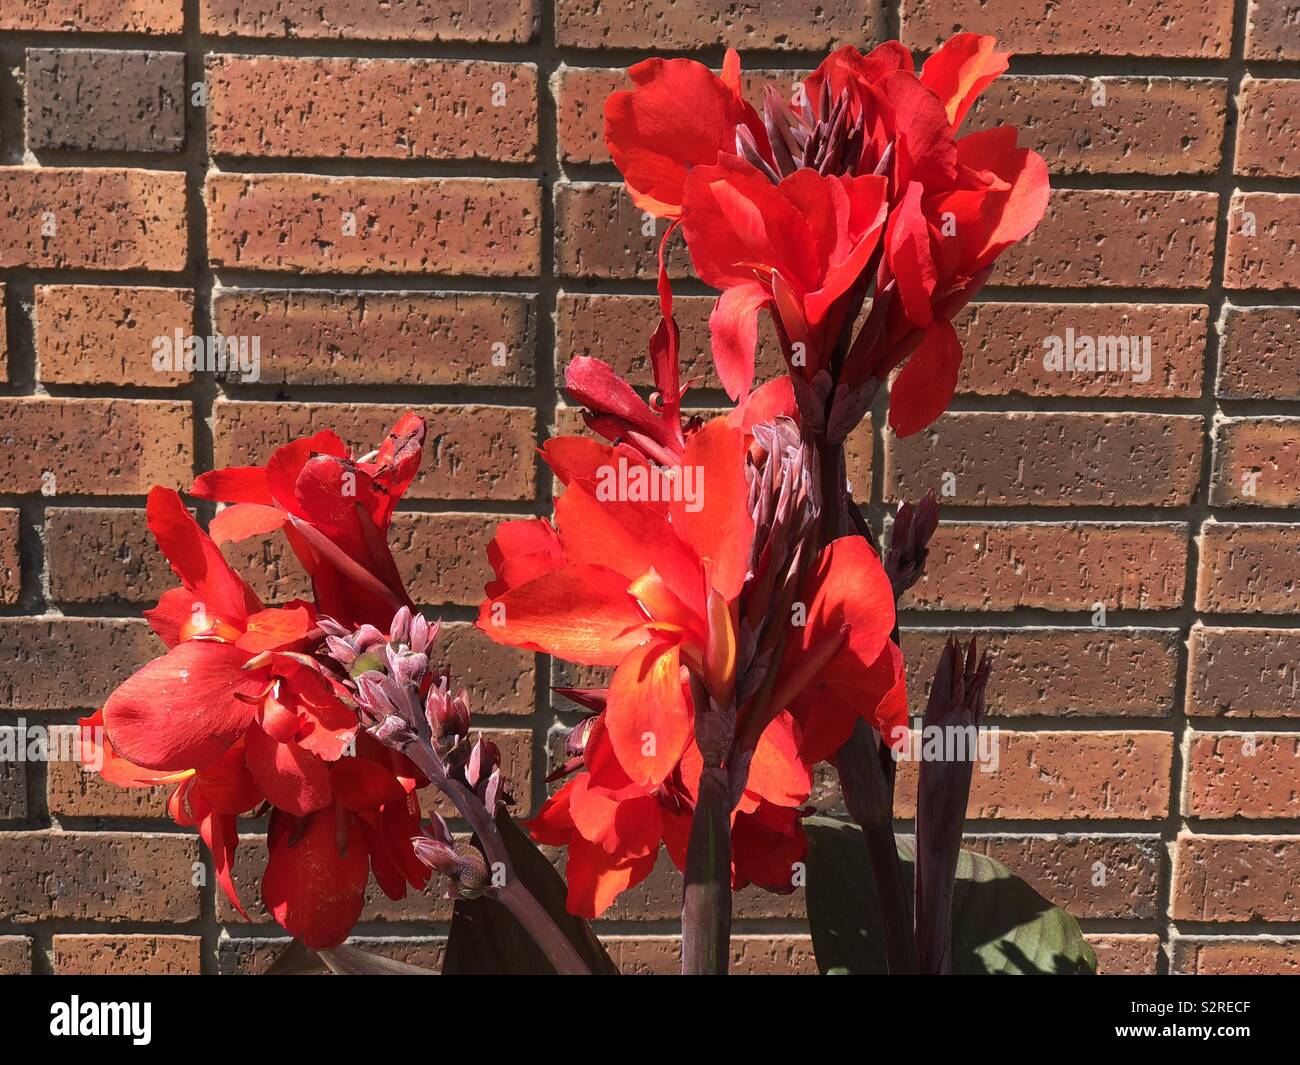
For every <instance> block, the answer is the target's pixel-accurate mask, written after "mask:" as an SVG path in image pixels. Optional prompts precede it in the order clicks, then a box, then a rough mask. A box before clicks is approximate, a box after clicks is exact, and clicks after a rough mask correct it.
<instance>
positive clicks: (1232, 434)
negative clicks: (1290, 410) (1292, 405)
mask: <svg viewBox="0 0 1300 1065" xmlns="http://www.w3.org/2000/svg"><path fill="white" fill-rule="evenodd" d="M1210 502H1211V503H1212V504H1214V505H1216V506H1237V507H1242V506H1247V507H1249V506H1255V507H1294V506H1300V418H1228V419H1226V420H1224V421H1221V422H1219V423H1217V424H1216V425H1215V427H1214V475H1213V480H1212V481H1211V483H1210Z"/></svg>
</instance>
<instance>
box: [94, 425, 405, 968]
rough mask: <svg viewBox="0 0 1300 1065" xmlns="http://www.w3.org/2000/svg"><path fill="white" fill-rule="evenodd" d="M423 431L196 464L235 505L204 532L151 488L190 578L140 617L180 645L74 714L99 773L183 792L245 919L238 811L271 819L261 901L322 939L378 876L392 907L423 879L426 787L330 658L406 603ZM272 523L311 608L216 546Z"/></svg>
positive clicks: (160, 525) (203, 481) (181, 572)
mask: <svg viewBox="0 0 1300 1065" xmlns="http://www.w3.org/2000/svg"><path fill="white" fill-rule="evenodd" d="M423 438H424V423H423V421H421V419H419V418H417V417H415V416H414V415H407V416H405V417H404V418H402V419H401V420H400V421H398V423H397V424H396V425H395V426H394V427H393V430H392V432H391V433H390V434H389V435H388V438H387V439H386V440H385V441H384V443H383V445H382V446H381V447H380V448H379V449H378V450H377V451H376V452H374V453H372V454H371V455H368V456H365V457H362V458H355V459H354V458H352V457H351V456H350V455H349V453H348V450H347V448H346V447H345V446H344V444H343V442H342V441H341V440H340V439H339V438H338V437H337V436H336V435H335V434H333V433H331V432H322V433H317V434H315V435H314V436H311V437H308V438H305V439H301V440H297V441H294V442H293V443H291V444H289V445H287V446H285V447H282V448H280V449H279V450H277V451H276V452H275V453H274V454H273V455H272V456H271V459H270V461H268V462H267V464H266V465H265V466H254V467H240V468H232V469H224V470H217V471H214V472H212V473H207V474H204V475H203V476H201V477H200V478H199V479H198V480H197V481H196V482H195V484H194V486H193V487H192V488H191V490H190V491H191V494H192V495H195V496H197V497H199V498H201V499H212V500H221V501H224V502H229V503H231V504H233V505H231V506H227V507H225V508H224V509H222V510H221V511H220V512H219V513H218V514H217V515H216V516H215V517H214V518H213V520H212V522H211V523H210V525H209V531H208V532H204V530H203V529H202V528H201V527H200V526H199V525H198V523H197V522H196V521H195V520H194V518H193V517H192V516H191V515H190V513H189V511H188V510H187V509H186V507H185V504H184V503H183V502H182V501H181V498H180V496H179V495H177V493H176V492H174V491H170V490H168V489H164V488H155V489H154V490H153V491H152V492H151V493H150V495H149V501H148V509H147V517H148V523H149V528H150V530H151V531H152V533H153V535H154V537H155V538H156V539H157V541H158V544H159V546H160V547H161V549H162V551H163V554H164V555H165V556H166V557H167V560H168V562H169V563H170V564H171V568H172V571H173V572H174V573H175V574H176V576H177V577H178V578H179V580H180V582H181V586H180V587H179V588H173V589H171V590H170V591H168V592H165V593H164V594H163V596H162V598H161V599H160V600H159V602H158V605H157V606H156V607H154V608H153V609H152V610H149V611H147V613H146V616H147V617H148V619H149V624H150V625H151V626H152V628H153V630H154V632H155V633H157V635H158V636H159V637H160V638H161V639H162V641H163V643H165V644H166V645H167V647H168V651H167V653H166V654H164V655H162V656H161V657H160V658H157V659H155V660H154V661H152V662H150V663H148V664H147V665H145V666H144V667H143V668H142V669H140V670H138V671H137V672H136V673H134V674H133V675H132V676H131V677H129V678H128V679H127V680H126V681H124V682H123V683H122V684H121V685H120V686H119V687H118V688H117V689H116V690H115V691H114V692H113V693H112V694H111V695H110V696H109V698H108V700H107V701H106V702H105V703H104V705H103V707H102V708H101V709H100V710H99V711H98V712H96V713H95V714H94V715H93V716H91V717H89V718H86V719H83V721H82V722H81V724H82V741H83V744H84V745H85V747H86V750H85V752H84V753H85V757H86V760H87V762H88V764H101V763H100V762H98V761H95V762H91V761H90V759H91V758H98V759H102V765H103V769H102V775H103V777H104V778H105V779H106V780H109V781H111V782H113V783H115V784H119V785H122V786H126V787H148V786H158V785H174V787H173V790H172V793H171V798H170V800H169V802H168V810H169V812H170V814H171V816H172V818H173V819H174V820H175V821H176V823H177V824H180V825H191V826H196V827H197V828H198V831H199V833H200V835H201V836H202V838H203V841H204V842H205V843H206V844H207V846H208V848H209V850H210V851H211V852H212V860H213V866H214V869H215V871H216V875H217V879H218V882H219V883H220V884H221V886H222V888H223V889H224V891H225V893H226V895H227V896H228V897H229V898H230V900H231V902H232V904H233V905H234V906H235V908H236V909H237V910H239V912H240V913H241V914H242V913H244V912H245V911H244V907H243V904H242V902H241V901H240V897H239V893H238V891H237V890H236V886H235V883H234V879H233V876H232V869H233V865H234V860H235V849H236V847H237V845H238V842H239V830H238V823H237V819H238V817H239V816H240V815H241V814H250V813H254V812H256V813H262V812H266V813H269V815H270V821H269V825H268V829H267V848H268V859H267V863H266V870H265V873H264V874H263V876H262V885H261V887H262V901H263V903H264V904H265V906H266V908H267V910H268V911H270V913H271V914H273V915H274V917H275V919H276V920H277V921H279V922H280V924H281V925H283V926H284V927H285V928H286V929H288V930H289V931H290V932H292V933H293V934H294V935H295V936H297V937H299V938H300V939H302V940H303V941H304V942H305V943H306V944H307V945H308V946H312V947H329V946H333V945H334V944H337V943H340V942H342V940H343V939H344V938H345V937H346V936H347V934H348V932H349V931H350V930H351V928H352V926H353V924H355V923H356V920H357V918H358V916H359V915H360V913H361V906H362V900H363V895H364V892H365V888H366V884H367V882H368V880H369V878H370V875H371V874H372V873H373V874H374V877H375V880H376V881H377V882H378V884H379V886H380V887H381V888H382V889H383V890H384V891H385V893H387V894H388V895H389V896H390V897H392V898H394V899H397V898H401V897H403V896H404V895H405V893H406V889H407V887H408V885H409V886H411V887H414V888H417V889H419V888H422V887H423V886H424V885H425V883H426V882H427V881H428V877H429V871H428V868H427V867H426V866H425V864H424V863H422V862H421V861H419V860H418V858H417V857H416V854H415V851H414V850H413V848H412V843H411V841H412V838H413V837H414V836H416V835H417V834H418V833H419V831H420V811H419V804H418V801H417V799H416V796H415V792H416V790H417V789H418V788H420V787H422V786H424V784H425V783H426V782H427V781H426V780H425V778H424V777H423V776H422V774H421V773H420V772H419V771H418V770H417V769H416V767H415V766H414V765H413V764H412V763H411V762H410V761H409V760H407V759H406V758H405V757H404V756H402V755H401V754H400V753H397V752H395V751H393V750H391V749H390V748H389V747H387V746H385V745H384V744H382V743H380V742H378V741H376V740H375V739H374V738H373V737H372V736H370V735H369V734H367V733H366V732H365V731H364V730H363V729H360V728H359V727H358V718H357V713H356V709H355V704H354V697H353V694H352V692H351V691H350V690H349V687H348V684H347V683H346V673H345V671H343V670H341V669H337V668H333V667H332V666H331V663H330V661H328V660H327V659H326V658H324V657H323V656H322V655H320V654H318V652H319V651H321V650H322V648H323V645H324V642H325V640H326V636H327V633H328V632H335V633H340V634H341V633H347V632H351V631H352V630H353V629H354V628H356V627H358V626H360V627H363V631H365V632H373V633H375V635H376V636H378V635H379V633H378V630H377V629H375V628H374V627H373V626H374V625H375V624H381V625H384V626H385V627H387V626H388V623H389V619H390V618H391V617H392V615H393V611H394V606H395V605H398V604H400V605H402V606H409V599H408V598H407V596H406V593H405V591H404V590H403V589H402V584H401V581H400V579H399V578H398V576H397V568H396V565H395V564H394V561H393V558H392V555H391V553H390V552H389V549H388V547H387V543H386V534H387V530H388V525H389V521H390V519H391V517H392V513H393V508H394V506H395V505H396V503H397V501H398V500H399V499H400V498H401V496H402V494H403V492H405V491H406V489H407V487H408V486H409V484H410V483H411V480H412V478H414V476H415V473H416V469H417V467H418V465H419V461H420V452H421V447H422V444H423ZM276 529H283V531H284V532H285V534H286V536H287V538H288V541H289V543H290V545H291V546H292V548H293V550H294V552H295V554H296V555H297V557H298V559H299V561H300V562H301V563H302V565H303V567H304V568H305V569H306V570H307V572H308V574H309V575H310V577H311V583H312V590H313V594H314V602H312V603H307V602H302V601H300V600H295V601H293V602H290V603H287V604H285V605H283V606H279V607H267V606H265V605H264V604H263V603H262V602H261V600H260V599H259V598H258V597H257V595H256V594H255V593H254V592H253V590H252V589H251V588H250V587H249V585H248V584H247V583H246V582H245V581H244V580H243V579H242V578H241V577H240V576H239V575H238V574H237V573H236V572H235V571H234V569H233V568H232V567H231V566H230V564H229V563H228V562H227V561H226V559H225V558H224V557H223V555H222V552H221V544H223V543H226V542H231V541H238V540H243V539H245V538H247V537H251V536H255V535H259V534H266V533H269V532H272V531H273V530H276ZM325 615H328V616H329V618H330V619H332V620H327V619H326V617H325ZM408 617H409V614H408ZM422 620H423V619H420V621H422ZM415 624H417V623H412V627H414V626H415ZM426 631H427V630H426Z"/></svg>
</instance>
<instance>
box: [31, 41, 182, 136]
mask: <svg viewBox="0 0 1300 1065" xmlns="http://www.w3.org/2000/svg"><path fill="white" fill-rule="evenodd" d="M185 103H186V97H185V54H184V53H183V52H125V51H117V50H109V49H101V48H29V49H28V50H27V147H28V148H30V149H32V150H34V151H40V150H41V149H43V148H56V149H64V150H76V151H87V152H178V151H180V150H181V149H182V148H184V147H185Z"/></svg>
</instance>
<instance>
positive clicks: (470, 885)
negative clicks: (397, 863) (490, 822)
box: [411, 818, 492, 899]
mask: <svg viewBox="0 0 1300 1065" xmlns="http://www.w3.org/2000/svg"><path fill="white" fill-rule="evenodd" d="M439 820H440V821H441V818H439ZM443 837H446V838H443ZM411 847H412V849H413V850H414V851H415V856H416V857H417V858H419V859H420V861H422V862H423V863H424V864H425V865H427V866H428V867H429V868H430V869H432V870H433V871H434V872H435V873H439V874H441V875H442V876H445V877H446V878H447V880H448V881H449V883H448V885H447V894H448V896H449V897H451V898H462V899H476V898H479V897H480V896H482V895H485V894H487V892H488V891H489V889H490V888H491V886H492V878H491V876H490V874H489V872H488V864H487V859H486V858H484V857H483V852H482V851H480V850H479V849H478V848H477V847H476V846H474V844H473V843H472V842H471V841H469V840H460V841H459V842H452V841H451V839H450V836H449V835H448V834H447V831H446V825H445V824H443V825H441V831H438V830H436V829H435V830H434V831H432V832H431V831H429V830H427V829H426V831H425V833H424V834H423V835H419V836H416V837H414V838H413V839H412V840H411Z"/></svg>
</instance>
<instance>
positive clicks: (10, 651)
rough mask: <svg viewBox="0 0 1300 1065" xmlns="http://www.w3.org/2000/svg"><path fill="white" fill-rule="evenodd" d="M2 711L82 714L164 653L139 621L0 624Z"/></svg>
mask: <svg viewBox="0 0 1300 1065" xmlns="http://www.w3.org/2000/svg"><path fill="white" fill-rule="evenodd" d="M0 645H3V647H4V649H5V653H4V654H3V655H0V706H4V707H6V708H7V709H9V710H16V711H31V710H81V711H86V710H89V709H93V708H94V707H97V706H98V705H99V704H100V703H102V702H103V701H104V700H105V699H106V698H107V697H108V694H109V693H110V692H111V691H112V690H113V689H114V688H116V687H117V686H118V685H119V684H121V683H122V681H124V680H126V678H127V677H129V676H130V675H131V674H132V673H133V672H135V671H136V670H137V669H139V668H140V667H141V666H142V665H144V664H145V663H146V662H148V661H149V660H150V659H153V658H156V657H157V656H158V655H160V654H162V652H163V650H164V647H163V645H162V643H161V642H160V641H159V640H158V638H157V637H156V636H154V634H153V633H152V632H151V631H150V629H149V626H148V625H147V624H146V623H145V622H144V620H143V619H140V618H65V617H28V618H0Z"/></svg>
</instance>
